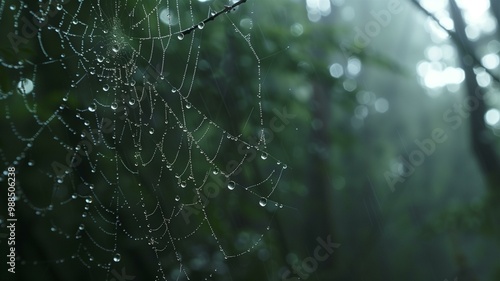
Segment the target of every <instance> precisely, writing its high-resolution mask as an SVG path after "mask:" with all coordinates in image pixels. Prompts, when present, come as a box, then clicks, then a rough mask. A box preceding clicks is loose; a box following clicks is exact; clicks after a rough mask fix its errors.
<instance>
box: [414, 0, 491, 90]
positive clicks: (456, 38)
mask: <svg viewBox="0 0 500 281" xmlns="http://www.w3.org/2000/svg"><path fill="white" fill-rule="evenodd" d="M411 2H413V4H415V6H416V7H417V8H418V9H420V10H421V11H422V12H424V13H425V14H426V15H427V16H429V17H430V18H431V19H432V20H434V21H435V22H436V23H437V24H438V25H439V27H441V28H442V29H443V30H444V31H446V33H448V35H449V36H450V37H451V40H452V41H453V42H454V43H455V45H456V46H457V47H458V48H460V49H462V51H463V52H464V53H466V54H467V55H469V56H470V57H471V58H472V60H473V62H474V65H476V66H479V67H481V68H483V69H484V70H485V71H486V73H488V74H489V75H490V76H491V77H492V78H493V80H495V81H496V82H497V83H500V78H499V77H497V76H496V75H495V74H494V73H493V72H491V70H489V69H488V68H486V67H485V66H484V65H483V64H482V63H481V60H480V59H479V58H478V57H477V56H476V54H475V53H474V51H473V50H472V49H471V48H470V46H468V45H467V44H465V43H464V42H462V40H461V39H460V37H459V36H458V35H457V33H456V32H455V31H453V30H449V29H447V28H446V27H444V26H443V25H442V24H441V23H440V22H439V20H438V19H437V18H436V16H434V15H433V14H432V13H431V12H429V11H427V10H426V9H425V8H424V7H423V6H422V5H421V4H420V3H419V2H418V0H411Z"/></svg>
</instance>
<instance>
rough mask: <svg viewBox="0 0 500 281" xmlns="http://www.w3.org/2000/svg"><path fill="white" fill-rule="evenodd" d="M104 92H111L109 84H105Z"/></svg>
mask: <svg viewBox="0 0 500 281" xmlns="http://www.w3.org/2000/svg"><path fill="white" fill-rule="evenodd" d="M102 90H103V91H105V92H107V91H108V90H109V85H108V84H104V86H102Z"/></svg>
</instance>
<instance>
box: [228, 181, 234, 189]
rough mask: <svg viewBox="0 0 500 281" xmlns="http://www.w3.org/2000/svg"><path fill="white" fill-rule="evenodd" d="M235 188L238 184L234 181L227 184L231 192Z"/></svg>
mask: <svg viewBox="0 0 500 281" xmlns="http://www.w3.org/2000/svg"><path fill="white" fill-rule="evenodd" d="M235 187H236V183H235V182H234V181H230V182H229V183H228V184H227V189H229V190H233V189H234V188H235Z"/></svg>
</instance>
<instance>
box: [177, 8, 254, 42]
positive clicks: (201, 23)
mask: <svg viewBox="0 0 500 281" xmlns="http://www.w3.org/2000/svg"><path fill="white" fill-rule="evenodd" d="M245 2H247V0H240V1H238V2H236V3H234V4H232V5H224V9H222V10H220V11H218V12H216V13H212V14H211V15H210V16H209V17H208V18H206V19H204V20H202V21H201V22H199V23H198V24H195V25H193V26H191V27H190V28H186V29H184V30H181V31H179V32H178V33H177V34H178V36H179V37H180V38H184V36H185V35H188V34H189V33H191V32H193V30H195V29H197V28H199V29H201V28H203V27H204V26H205V24H206V23H207V22H209V21H213V20H215V19H216V18H217V17H218V16H220V15H222V14H224V13H228V12H230V11H231V10H232V9H234V8H236V7H238V6H239V5H241V4H243V3H245Z"/></svg>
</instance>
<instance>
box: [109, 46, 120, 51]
mask: <svg viewBox="0 0 500 281" xmlns="http://www.w3.org/2000/svg"><path fill="white" fill-rule="evenodd" d="M111 50H112V51H113V52H115V53H118V52H119V51H120V47H119V46H118V45H113V47H112V48H111Z"/></svg>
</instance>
